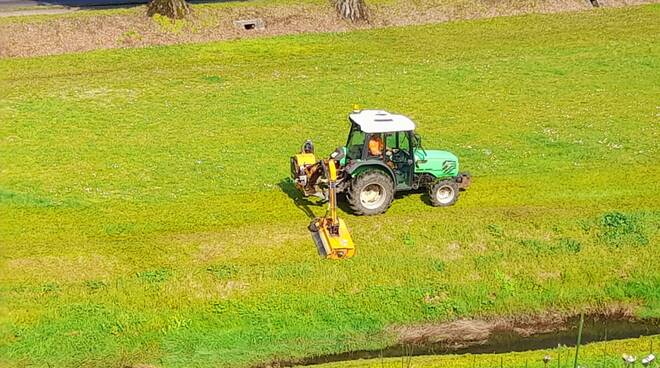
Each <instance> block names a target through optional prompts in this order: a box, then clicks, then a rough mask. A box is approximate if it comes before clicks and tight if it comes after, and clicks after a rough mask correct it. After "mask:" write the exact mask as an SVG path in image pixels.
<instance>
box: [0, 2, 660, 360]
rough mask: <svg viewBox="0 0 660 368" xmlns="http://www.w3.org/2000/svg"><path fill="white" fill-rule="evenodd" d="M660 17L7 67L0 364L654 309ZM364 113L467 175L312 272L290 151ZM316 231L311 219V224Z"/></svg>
mask: <svg viewBox="0 0 660 368" xmlns="http://www.w3.org/2000/svg"><path fill="white" fill-rule="evenodd" d="M658 15H660V7H659V6H657V5H652V6H644V7H637V8H626V9H616V10H604V11H595V12H589V13H580V14H561V15H546V16H523V17H514V18H506V19H492V20H487V21H476V22H459V23H452V24H444V25H434V26H423V27H408V28H394V29H382V30H375V31H368V32H353V33H346V34H325V35H305V36H293V37H280V38H273V39H261V40H249V41H247V40H246V41H240V42H227V43H214V44H205V45H187V46H173V47H154V48H147V49H139V50H138V49H134V50H116V51H100V52H91V53H86V54H78V55H63V56H56V57H43V58H30V59H14V60H2V61H0V122H2V124H0V137H1V139H2V144H0V168H1V169H0V170H2V176H1V177H0V206H1V207H0V209H1V211H2V222H1V223H0V239H2V247H1V252H2V253H1V254H2V268H1V269H0V285H1V289H0V291H1V292H2V299H3V303H0V311H2V313H0V316H2V317H0V356H1V357H2V358H0V359H2V361H1V363H2V364H3V365H9V366H23V365H28V364H36V365H48V364H50V365H56V366H108V365H115V366H117V365H122V364H137V363H151V364H155V365H158V366H167V367H184V366H185V367H191V366H209V365H226V366H237V365H249V364H253V363H257V362H263V361H268V360H270V359H277V358H290V357H302V356H306V355H310V354H327V353H334V352H341V351H347V350H354V349H377V348H381V347H383V346H385V345H387V344H390V343H392V342H393V341H394V340H395V339H396V337H395V336H392V335H390V334H388V333H386V332H385V329H386V328H387V327H388V326H391V325H401V324H418V323H433V322H439V321H446V320H451V319H454V318H461V317H468V318H469V317H489V316H512V315H514V316H515V315H520V314H535V313H541V312H544V311H548V310H552V311H558V312H560V313H566V314H570V313H574V312H575V311H578V310H584V309H600V308H603V309H605V308H608V307H609V306H611V305H613V304H623V305H626V306H629V307H630V308H632V309H634V310H635V312H636V313H637V314H638V315H639V316H642V317H649V316H655V317H657V316H659V315H660V273H658V271H657V270H658V269H657V266H656V265H655V260H656V259H657V256H656V255H657V252H658V250H659V248H658V227H659V225H660V212H659V204H660V198H659V197H658V191H657V189H658V188H657V182H658V179H660V172H659V168H658V165H657V159H658V152H657V139H658V126H657V96H658V94H659V93H660V90H659V87H658V86H659V85H660V84H659V83H658V81H659V80H660V75H659V74H658V70H660V68H659V67H660V65H659V64H660V48H659V47H658V45H659V44H660V43H658V42H657V41H658V35H659V34H660V32H659V31H660V28H659V26H658V24H657V22H655V21H654V20H655V19H657V18H658ZM353 103H360V104H362V105H363V106H365V107H382V108H386V109H390V110H393V111H396V112H401V113H405V114H408V115H410V116H411V117H413V118H414V119H415V120H416V121H417V122H418V126H419V133H420V134H421V135H422V136H423V137H424V145H425V147H427V148H446V149H449V150H451V151H453V152H455V153H456V154H457V155H458V156H459V157H460V158H461V162H462V164H463V168H462V169H465V170H469V171H471V172H472V174H473V175H474V176H475V183H474V185H473V187H472V188H471V189H470V190H469V191H468V192H466V193H464V194H463V195H462V197H461V199H460V201H459V204H458V205H457V206H455V207H452V208H447V209H437V208H432V207H430V206H428V205H426V204H425V203H424V201H423V196H420V195H419V194H413V195H409V196H403V197H402V198H399V199H397V200H396V201H395V203H394V205H393V206H392V208H391V209H390V211H388V213H387V214H385V215H383V216H379V217H372V218H363V217H352V216H350V215H348V214H342V217H344V218H345V219H346V221H347V222H348V224H349V226H350V227H351V229H352V231H353V237H354V239H355V241H356V244H357V245H358V251H359V254H358V256H357V257H356V258H354V259H352V260H350V261H347V262H323V261H320V260H318V259H317V257H316V254H315V250H314V248H313V245H312V243H311V241H310V239H309V235H308V234H307V232H306V225H307V223H308V221H309V220H308V218H307V217H306V215H305V212H304V211H303V209H301V208H298V207H296V206H295V205H294V203H293V200H292V199H291V198H290V195H289V193H290V191H291V186H290V183H288V182H287V181H286V177H287V176H288V156H289V155H290V154H291V153H293V152H294V151H295V150H297V149H298V148H299V144H300V143H301V142H302V141H303V140H304V139H306V138H312V139H314V141H315V142H316V145H317V150H318V152H320V153H323V152H330V151H331V150H333V149H334V147H335V146H337V145H340V144H342V143H343V141H344V139H345V134H346V131H347V123H346V121H345V114H346V112H347V110H348V109H349V108H350V107H351V106H352V104H353ZM311 210H312V211H313V212H315V213H316V214H321V213H323V211H324V208H323V207H322V206H311Z"/></svg>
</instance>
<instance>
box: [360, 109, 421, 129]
mask: <svg viewBox="0 0 660 368" xmlns="http://www.w3.org/2000/svg"><path fill="white" fill-rule="evenodd" d="M348 117H349V118H350V119H351V121H352V122H354V123H355V124H357V125H359V126H360V129H361V130H362V131H363V132H365V133H387V132H407V131H409V130H415V123H414V122H413V121H412V120H410V118H408V117H406V116H403V115H396V114H390V113H389V112H387V111H383V110H361V111H355V112H352V113H350V114H349V115H348Z"/></svg>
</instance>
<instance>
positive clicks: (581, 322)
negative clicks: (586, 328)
mask: <svg viewBox="0 0 660 368" xmlns="http://www.w3.org/2000/svg"><path fill="white" fill-rule="evenodd" d="M583 325H584V313H580V327H578V337H577V344H575V361H573V368H577V363H578V353H579V352H580V343H581V342H582V326H583Z"/></svg>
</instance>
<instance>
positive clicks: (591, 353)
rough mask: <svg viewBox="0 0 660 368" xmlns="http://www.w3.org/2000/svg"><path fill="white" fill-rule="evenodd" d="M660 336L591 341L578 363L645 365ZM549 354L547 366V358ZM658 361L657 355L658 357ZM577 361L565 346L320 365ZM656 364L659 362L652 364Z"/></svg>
mask: <svg viewBox="0 0 660 368" xmlns="http://www.w3.org/2000/svg"><path fill="white" fill-rule="evenodd" d="M658 344H660V336H657V335H656V336H653V337H643V338H638V339H626V340H618V341H609V342H599V343H593V344H587V345H583V346H581V347H580V351H579V355H578V362H579V366H580V367H597V368H618V367H621V366H622V363H623V361H622V355H623V354H627V355H632V356H634V357H635V358H636V364H638V365H641V362H642V359H644V358H646V357H647V356H648V355H649V351H650V350H651V349H654V351H657V348H658ZM545 357H549V358H550V360H549V361H548V363H547V365H546V364H545V363H544V362H543V358H545ZM656 360H657V358H656ZM574 362H575V348H571V347H566V346H561V347H558V348H556V349H549V350H534V351H525V352H520V353H506V354H479V355H471V354H465V355H438V356H417V357H412V356H404V357H401V358H385V359H369V360H354V361H347V362H336V363H327V364H319V365H315V366H313V367H317V368H358V367H374V368H375V367H380V368H400V367H406V368H411V367H416V368H421V367H452V368H481V367H483V368H495V367H498V368H499V367H505V368H554V367H563V368H572V367H573V363H574ZM652 364H653V365H651V366H652V367H653V366H656V364H657V361H656V362H655V363H652Z"/></svg>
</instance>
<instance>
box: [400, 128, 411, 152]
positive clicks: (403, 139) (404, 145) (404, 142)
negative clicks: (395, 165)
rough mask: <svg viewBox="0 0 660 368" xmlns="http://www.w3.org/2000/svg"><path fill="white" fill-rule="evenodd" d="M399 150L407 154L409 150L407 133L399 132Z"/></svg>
mask: <svg viewBox="0 0 660 368" xmlns="http://www.w3.org/2000/svg"><path fill="white" fill-rule="evenodd" d="M397 134H398V135H399V149H400V150H403V151H406V152H408V151H409V150H410V140H409V139H408V132H399V133H397Z"/></svg>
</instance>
